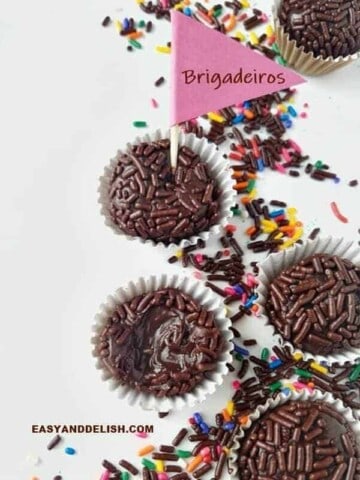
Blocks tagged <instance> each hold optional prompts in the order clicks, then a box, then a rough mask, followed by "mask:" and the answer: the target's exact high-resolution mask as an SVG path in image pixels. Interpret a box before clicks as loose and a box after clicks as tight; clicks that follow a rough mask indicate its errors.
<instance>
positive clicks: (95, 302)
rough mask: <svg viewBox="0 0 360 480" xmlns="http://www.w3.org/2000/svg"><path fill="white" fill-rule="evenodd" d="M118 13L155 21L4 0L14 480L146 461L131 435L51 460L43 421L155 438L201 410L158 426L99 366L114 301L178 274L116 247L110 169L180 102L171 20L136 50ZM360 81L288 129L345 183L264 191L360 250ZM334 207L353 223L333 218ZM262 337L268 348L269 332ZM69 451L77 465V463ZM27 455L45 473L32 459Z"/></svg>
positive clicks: (322, 82) (2, 209)
mask: <svg viewBox="0 0 360 480" xmlns="http://www.w3.org/2000/svg"><path fill="white" fill-rule="evenodd" d="M256 4H257V5H258V6H260V7H263V8H264V10H266V11H268V10H269V3H268V2H266V1H261V2H260V1H259V2H257V3H256ZM107 14H109V15H110V16H112V17H115V16H118V17H120V18H122V17H123V16H125V15H126V16H131V15H133V16H134V17H135V18H136V19H140V18H145V19H146V18H147V17H146V15H144V14H142V13H141V12H140V11H139V8H138V6H137V5H136V4H135V2H134V1H132V0H117V1H115V0H102V1H100V0H87V1H85V0H77V1H75V2H74V1H71V0H62V2H56V3H54V2H49V1H48V0H47V1H45V0H33V1H31V2H26V1H24V0H18V1H14V0H0V59H1V73H0V138H1V140H0V158H1V165H2V173H1V175H0V196H1V200H0V219H1V222H0V255H1V257H0V278H1V323H2V332H1V335H0V355H1V367H0V368H1V370H0V375H1V380H2V388H1V400H0V405H1V410H0V432H1V439H2V442H1V444H2V447H1V453H0V458H1V462H0V479H1V480H30V478H31V476H32V475H36V476H37V477H38V478H39V479H40V480H51V479H52V478H53V476H54V475H55V474H57V473H59V472H60V471H61V472H62V475H63V478H64V480H88V479H89V480H97V479H98V478H99V476H100V472H101V467H100V464H101V460H102V459H103V458H108V459H109V460H112V461H118V460H119V459H120V458H121V457H126V458H128V459H130V460H133V461H135V460H136V455H135V452H136V450H137V448H138V447H139V446H140V445H143V444H144V440H141V439H139V438H137V437H136V436H135V435H133V434H128V435H127V434H124V435H98V436H96V435H67V436H66V437H65V440H66V442H65V443H64V444H63V445H62V446H61V448H58V449H56V450H54V451H52V452H50V453H49V452H47V451H46V448H45V446H46V444H47V442H48V440H49V438H51V435H33V434H32V433H31V425H32V424H38V423H40V424H46V423H50V424H54V423H55V424H68V423H76V424H94V423H95V424H98V423H116V424H118V423H120V424H122V423H139V424H153V425H154V426H155V433H154V434H153V435H152V436H151V442H152V443H156V442H160V441H163V442H168V441H169V440H170V439H171V438H172V436H173V434H174V433H175V432H176V431H177V430H178V429H179V427H180V426H182V425H183V424H184V423H185V420H186V418H187V417H188V416H189V414H190V412H191V410H190V409H188V410H184V411H182V412H180V413H176V414H172V415H171V416H169V417H168V418H167V419H165V420H159V419H158V417H157V415H156V414H155V413H151V412H143V411H139V410H138V409H134V408H132V407H130V406H128V405H126V404H125V403H124V402H121V401H120V400H118V399H117V397H116V395H115V394H114V393H112V392H109V391H108V390H107V388H106V386H105V385H103V384H102V383H101V381H100V379H99V374H98V372H97V371H96V370H95V368H94V366H93V362H92V359H91V355H90V350H91V348H90V344H89V336H90V326H91V323H92V320H93V317H94V314H95V313H96V311H97V309H98V306H99V304H100V303H101V302H102V301H103V300H105V298H106V296H107V295H108V294H109V293H112V292H113V291H114V290H115V289H116V288H117V287H119V286H122V285H124V284H126V283H127V282H128V281H129V280H130V279H137V278H138V277H139V276H147V275H150V274H154V273H155V274H156V273H162V272H167V273H174V272H175V273H179V272H181V268H180V267H179V266H177V265H169V264H167V262H166V258H167V254H166V252H164V251H161V250H160V249H153V248H150V247H146V246H142V245H140V244H138V243H137V242H127V241H125V240H121V239H119V237H117V236H116V235H114V234H113V233H112V231H111V230H110V229H109V228H108V227H105V226H104V224H103V219H102V217H101V216H100V214H99V207H98V204H97V187H98V177H99V175H100V174H101V173H102V170H103V168H104V166H105V164H106V163H107V162H108V159H109V158H110V157H111V156H113V155H114V153H115V151H116V149H117V147H120V146H122V145H124V144H125V143H126V142H127V141H130V140H132V139H133V138H134V137H135V135H137V134H138V133H139V131H137V130H136V129H135V128H134V127H133V126H132V121H133V120H137V119H144V120H146V121H147V122H148V124H149V129H150V130H151V129H156V128H158V127H166V126H167V120H168V100H169V98H168V96H169V93H168V88H167V87H168V83H167V84H166V85H164V86H163V87H161V88H158V89H156V88H155V87H154V86H153V83H154V81H155V80H156V79H157V78H158V77H159V76H160V75H164V76H165V77H166V79H167V80H168V72H169V56H168V55H160V54H158V53H156V52H155V51H154V47H155V45H157V44H165V43H166V42H167V41H168V40H169V39H170V25H169V23H168V22H166V21H161V22H159V21H155V22H156V28H155V31H154V33H153V34H151V35H147V36H146V39H145V40H144V41H143V42H142V43H143V45H144V48H143V50H142V51H136V52H132V53H129V52H127V51H126V48H125V40H124V39H122V38H118V37H117V35H116V33H115V31H114V29H113V28H112V27H110V28H108V29H103V28H102V27H101V25H100V23H101V21H102V19H103V17H104V16H105V15H107ZM359 80H360V62H358V63H357V64H353V65H352V66H350V67H348V68H347V69H344V70H341V71H338V72H336V73H334V74H332V75H330V76H328V77H326V78H320V79H311V81H310V82H309V83H308V84H306V85H304V86H301V87H300V88H299V94H298V96H297V103H296V105H297V107H299V110H301V106H302V105H303V103H304V102H308V103H309V105H310V107H309V109H308V114H309V118H308V119H306V120H305V119H298V120H297V121H296V127H295V128H294V129H293V132H291V134H292V137H293V138H294V139H295V140H297V141H298V143H299V144H300V145H301V146H302V147H303V148H304V151H305V152H307V153H309V154H310V155H311V158H312V160H313V161H315V160H319V159H320V160H323V161H324V162H326V163H328V164H330V165H331V167H332V169H333V170H335V171H336V172H337V173H338V174H339V176H340V177H341V179H342V180H343V181H342V182H341V183H340V184H339V185H334V183H333V182H326V183H324V184H319V183H318V182H315V181H313V180H310V179H309V178H307V177H305V176H304V177H303V178H302V179H300V180H298V179H293V178H289V177H287V176H283V175H281V174H278V173H273V172H265V174H263V175H262V177H263V179H261V180H260V181H259V182H258V186H259V192H260V193H261V195H263V196H264V197H265V198H267V199H268V200H270V199H271V198H274V197H275V198H281V199H283V200H286V201H288V202H289V204H290V205H293V206H296V207H297V208H298V210H299V218H300V219H301V220H303V221H304V223H305V226H306V231H307V233H309V231H310V230H311V229H312V228H313V227H314V226H320V227H321V231H322V234H323V235H327V234H331V235H334V236H345V237H346V238H349V239H354V240H355V241H358V240H359V239H360V236H359V234H358V228H359V227H360V221H359V213H358V208H359V207H358V205H359V200H360V195H359V192H360V190H359V188H360V187H358V188H349V187H348V186H347V182H348V181H349V180H350V179H352V178H356V177H358V178H360V168H359V147H358V140H359V125H360V121H359V108H360V82H359ZM152 97H155V98H156V99H157V100H158V102H159V104H160V108H158V109H153V108H152V107H151V106H150V99H151V98H152ZM140 133H141V132H140ZM333 200H336V201H337V202H338V205H339V207H340V209H341V211H342V212H343V213H344V214H345V215H346V216H348V217H349V219H350V221H349V223H348V224H346V225H345V224H342V223H340V222H339V221H338V220H337V219H336V218H335V217H334V215H333V214H332V213H331V211H330V206H329V204H330V202H331V201H333ZM243 228H244V227H243V226H242V227H240V230H239V231H241V230H242V229H243ZM243 243H244V242H243ZM247 258H248V259H250V257H247ZM186 273H188V274H191V272H190V270H189V271H188V272H186ZM240 328H241V330H242V332H243V336H244V337H245V338H250V337H253V336H254V334H258V333H257V332H258V328H257V327H256V319H253V320H252V321H248V320H246V321H245V322H244V323H242V324H241V327H240ZM258 340H259V344H260V346H261V344H262V345H264V344H265V345H269V339H268V338H267V337H266V330H264V331H262V332H261V334H260V336H259V335H258ZM255 351H256V349H255ZM229 393H230V388H228V387H223V388H221V389H220V390H219V391H218V392H217V393H216V394H215V395H214V396H213V397H211V399H209V400H208V401H207V402H206V403H205V404H203V405H201V407H199V409H200V410H201V411H202V412H203V413H204V415H205V418H206V419H208V420H209V421H210V420H211V419H212V416H213V414H214V413H215V412H216V411H218V410H219V409H220V408H222V407H223V405H224V402H225V400H226V399H227V398H228V397H229ZM65 445H70V446H73V447H74V448H76V450H77V451H78V454H77V455H76V456H74V457H70V456H67V455H65V454H64V452H63V447H64V446H65ZM30 453H31V454H33V455H38V456H40V457H41V459H42V462H41V464H40V466H38V467H34V466H32V465H31V464H30V463H28V462H27V461H26V456H27V455H28V454H30Z"/></svg>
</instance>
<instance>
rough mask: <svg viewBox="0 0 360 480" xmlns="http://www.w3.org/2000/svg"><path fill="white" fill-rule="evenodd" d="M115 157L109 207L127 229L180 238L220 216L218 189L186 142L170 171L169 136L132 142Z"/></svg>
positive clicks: (158, 238)
mask: <svg viewBox="0 0 360 480" xmlns="http://www.w3.org/2000/svg"><path fill="white" fill-rule="evenodd" d="M116 160H117V165H116V166H115V168H114V170H113V175H112V178H111V181H110V185H109V191H108V211H109V214H110V217H111V219H112V221H113V222H114V224H115V225H118V226H119V227H120V229H121V230H122V231H123V232H124V233H126V234H127V235H131V236H135V237H141V238H143V239H151V240H154V241H155V242H163V243H165V244H169V243H179V242H180V240H182V239H184V238H189V237H191V236H192V235H197V234H199V233H200V232H203V231H206V230H209V228H210V227H211V226H212V225H215V224H216V223H217V222H218V220H219V211H220V203H219V202H220V191H219V189H218V187H217V185H216V182H215V180H214V179H213V178H211V176H210V174H209V172H208V168H207V166H206V164H205V163H204V162H202V161H201V159H200V157H199V155H197V154H196V153H195V152H193V151H192V150H191V149H190V148H188V147H186V146H182V147H180V149H179V155H178V165H177V168H176V169H175V171H174V172H172V169H171V166H170V141H169V140H168V139H163V140H158V141H153V142H149V143H146V142H142V143H140V144H138V145H133V146H132V147H130V149H129V151H128V152H127V153H122V154H119V155H118V157H117V159H116Z"/></svg>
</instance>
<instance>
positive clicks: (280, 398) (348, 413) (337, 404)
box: [230, 390, 360, 480]
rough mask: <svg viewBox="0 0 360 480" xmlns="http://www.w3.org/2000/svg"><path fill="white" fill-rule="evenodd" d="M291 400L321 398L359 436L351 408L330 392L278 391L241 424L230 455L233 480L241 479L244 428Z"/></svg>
mask: <svg viewBox="0 0 360 480" xmlns="http://www.w3.org/2000/svg"><path fill="white" fill-rule="evenodd" d="M291 400H295V401H300V400H303V401H306V400H312V401H315V400H321V401H323V402H324V403H328V404H329V405H330V406H331V407H333V408H334V409H335V410H336V411H337V412H338V413H340V414H341V415H343V417H344V418H345V420H346V421H347V422H348V423H349V425H350V427H351V428H352V430H353V432H354V434H355V437H356V438H357V439H359V438H360V422H358V421H357V420H356V418H355V417H354V415H353V412H352V410H351V409H350V408H349V407H346V406H345V405H344V403H343V402H342V401H341V400H339V399H335V398H334V396H333V395H332V394H331V393H328V392H326V393H323V392H320V391H319V390H314V391H313V392H312V393H310V392H309V391H307V390H302V391H301V392H291V393H290V394H289V395H285V394H283V393H279V394H278V395H277V396H276V397H275V398H269V399H268V400H267V401H266V403H265V404H264V405H259V407H258V408H257V409H256V410H255V411H254V412H253V413H251V414H250V415H249V420H248V422H247V423H246V424H245V425H243V427H242V429H241V430H240V432H239V435H238V437H237V438H236V440H235V442H234V446H233V447H232V453H231V456H230V467H231V468H233V472H232V474H231V477H232V478H233V479H234V480H235V479H236V480H241V475H240V472H239V467H238V465H237V459H238V451H239V449H240V447H241V443H242V439H243V438H244V436H245V433H246V430H248V429H249V428H250V427H251V426H252V424H253V422H255V421H256V420H258V419H259V418H260V417H262V416H263V415H264V413H265V412H267V411H268V410H273V409H274V408H276V407H278V406H279V405H284V403H287V402H289V401H291Z"/></svg>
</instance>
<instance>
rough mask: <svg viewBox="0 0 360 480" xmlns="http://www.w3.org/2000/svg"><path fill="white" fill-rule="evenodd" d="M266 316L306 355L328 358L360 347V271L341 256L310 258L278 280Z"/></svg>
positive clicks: (267, 305)
mask: <svg viewBox="0 0 360 480" xmlns="http://www.w3.org/2000/svg"><path fill="white" fill-rule="evenodd" d="M266 311H267V315H268V317H269V320H270V322H271V323H272V324H273V325H274V327H275V328H276V330H277V331H278V332H279V333H280V334H281V335H282V336H283V337H284V338H285V339H286V340H290V341H291V342H292V343H293V345H295V346H296V347H298V348H300V349H303V350H306V351H308V352H311V353H313V354H319V353H320V354H323V355H326V354H330V353H336V352H341V351H344V350H346V349H349V348H351V347H359V346H360V334H359V331H358V330H359V325H360V268H359V267H357V266H355V265H354V264H353V263H352V262H350V261H349V260H346V259H342V258H340V257H338V256H332V255H326V254H316V255H314V256H310V257H308V258H306V259H304V260H302V261H301V262H299V263H298V264H296V265H293V266H292V267H290V268H288V269H287V270H284V271H282V272H281V273H280V275H278V277H277V278H275V280H274V281H273V282H272V284H271V285H270V288H269V292H268V297H267V301H266Z"/></svg>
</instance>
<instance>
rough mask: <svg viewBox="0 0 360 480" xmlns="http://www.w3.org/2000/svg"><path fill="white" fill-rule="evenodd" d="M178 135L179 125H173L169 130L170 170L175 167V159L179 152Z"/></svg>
mask: <svg viewBox="0 0 360 480" xmlns="http://www.w3.org/2000/svg"><path fill="white" fill-rule="evenodd" d="M179 134H180V128H179V125H173V126H172V127H171V128H170V164H171V168H172V170H175V169H176V166H177V157H178V151H179Z"/></svg>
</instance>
